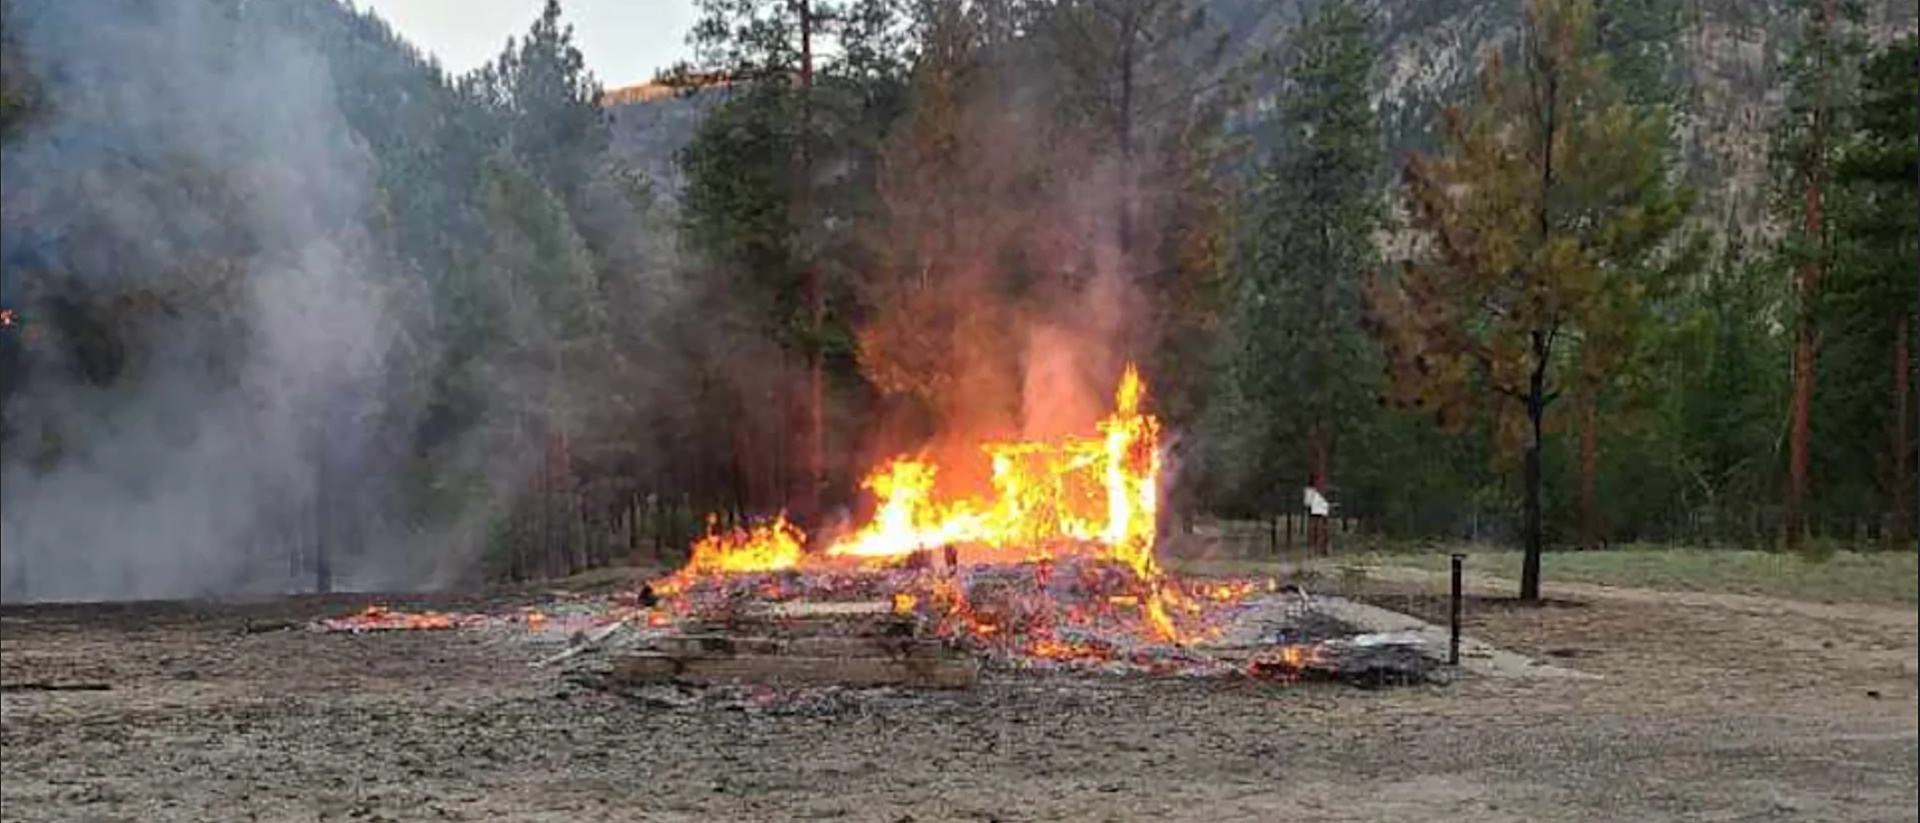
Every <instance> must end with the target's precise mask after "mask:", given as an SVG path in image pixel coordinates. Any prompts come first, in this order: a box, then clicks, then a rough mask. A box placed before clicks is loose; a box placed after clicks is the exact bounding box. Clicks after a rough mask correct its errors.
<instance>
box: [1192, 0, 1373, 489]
mask: <svg viewBox="0 0 1920 823" xmlns="http://www.w3.org/2000/svg"><path fill="white" fill-rule="evenodd" d="M1370 40H1371V38H1370V36H1369V24H1368V21H1367V19H1366V18H1365V17H1364V16H1363V15H1362V14H1361V13H1360V12H1358V11H1356V10H1354V9H1353V8H1352V7H1351V6H1348V5H1346V4H1344V3H1327V4H1324V5H1322V6H1321V7H1320V9H1319V10H1318V11H1317V12H1315V13H1314V15H1313V16H1312V17H1311V18H1310V19H1309V20H1307V21H1306V22H1305V23H1303V24H1302V25H1301V27H1300V28H1299V29H1298V30H1297V31H1296V32H1295V33H1294V34H1293V35H1292V37H1291V38H1290V39H1289V42H1288V52H1289V56H1290V58H1291V66H1290V69H1289V72H1288V75H1287V81H1286V84H1285V86H1283V88H1282V91H1281V95H1280V99H1279V102H1278V106H1277V107H1276V108H1277V110H1276V112H1275V117H1276V118H1277V119H1278V120H1279V122H1280V127H1281V128H1282V129H1283V130H1284V131H1283V132H1282V137H1281V139H1280V142H1279V145H1278V147H1277V148H1276V149H1275V150H1274V155H1273V157H1272V158H1271V159H1270V160H1268V161H1267V162H1266V163H1265V164H1263V165H1262V167H1261V168H1260V169H1259V171H1258V177H1257V178H1256V182H1255V188H1254V190H1253V192H1252V193H1251V197H1250V201H1251V202H1250V203H1249V204H1248V207H1247V208H1246V209H1245V210H1244V213H1245V214H1246V215H1247V217H1246V219H1245V220H1244V222H1242V223H1241V225H1240V226H1239V227H1238V231H1237V235H1238V237H1237V241H1236V244H1235V248H1234V256H1233V262H1232V270H1233V277H1232V279H1233V282H1234V285H1235V293H1236V299H1235V302H1234V306H1235V308H1234V318H1233V327H1232V329H1231V331H1230V336H1231V340H1232V346H1233V349H1232V357H1231V363H1230V366H1229V373H1228V380H1229V384H1230V390H1229V392H1228V396H1229V397H1230V398H1232V400H1231V401H1229V403H1230V407H1231V408H1233V412H1232V414H1231V416H1232V418H1233V419H1234V420H1235V421H1236V422H1237V425H1238V428H1240V431H1239V432H1238V433H1237V434H1238V436H1237V437H1234V438H1231V439H1230V440H1229V442H1241V441H1250V442H1244V443H1243V444H1242V445H1239V446H1236V447H1235V448H1234V449H1233V451H1234V452H1235V453H1236V462H1237V463H1238V464H1239V465H1241V466H1243V467H1245V469H1244V470H1243V471H1242V472H1241V477H1240V478H1239V479H1238V482H1237V484H1236V485H1239V486H1241V487H1254V488H1261V489H1292V488H1294V487H1296V486H1298V485H1299V484H1300V483H1301V482H1302V481H1305V482H1306V483H1307V484H1308V485H1312V486H1314V487H1316V488H1321V489H1326V488H1329V487H1330V484H1331V483H1333V478H1334V471H1333V465H1334V452H1335V446H1336V443H1337V441H1338V440H1339V439H1340V438H1339V435H1340V430H1341V428H1342V427H1343V426H1344V425H1345V424H1347V423H1348V422H1350V421H1354V420H1356V419H1358V418H1359V417H1360V416H1362V415H1364V414H1366V413H1367V409H1368V407H1371V406H1373V403H1372V402H1371V401H1372V398H1371V396H1370V395H1371V394H1372V388H1373V384H1374V382H1375V381H1374V379H1373V375H1374V374H1375V373H1376V371H1375V370H1377V368H1378V367H1377V365H1376V364H1373V363H1372V362H1370V354H1371V344H1370V343H1369V342H1368V341H1367V340H1366V339H1365V333H1364V331H1363V330H1362V329H1361V328H1360V322H1359V321H1360V316H1361V309H1362V306H1361V299H1360V279H1361V275H1362V273H1363V272H1365V271H1367V270H1369V269H1370V268H1371V267H1372V266H1373V265H1374V249H1373V245H1374V233H1375V231H1376V230H1377V229H1378V227H1379V224H1380V214H1379V205H1378V203H1377V200H1376V197H1375V194H1374V192H1375V191H1376V189H1375V186H1376V184H1377V182H1378V181H1379V179H1380V171H1381V167H1382V159H1383V158H1382V156H1381V146H1380V142H1381V141H1380V130H1379V125H1378V123H1377V122H1376V121H1375V119H1374V116H1373V112H1372V109H1371V104H1370V101H1369V99H1368V88H1369V86H1370V83H1371V80H1372V75H1373V62H1374V56H1373V50H1372V45H1371V42H1370ZM1370 367H1371V368H1370ZM1249 472H1251V473H1252V474H1254V475H1257V476H1249V475H1248V473H1249Z"/></svg>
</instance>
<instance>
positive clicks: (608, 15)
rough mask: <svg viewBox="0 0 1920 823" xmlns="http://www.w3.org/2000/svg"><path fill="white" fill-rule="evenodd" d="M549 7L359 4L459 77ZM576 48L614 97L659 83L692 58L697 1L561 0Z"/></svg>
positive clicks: (513, 1) (414, 0)
mask: <svg viewBox="0 0 1920 823" xmlns="http://www.w3.org/2000/svg"><path fill="white" fill-rule="evenodd" d="M544 2H545V0H361V1H360V3H358V5H359V6H361V7H362V8H370V9H372V10H373V11H374V12H375V13H377V14H379V15H380V17H381V18H382V19H384V20H386V21H387V22H388V23H389V24H391V25H392V26H393V27H394V29H395V30H397V31H399V32H400V36H402V37H405V38H406V39H407V40H408V41H410V42H412V43H413V44H414V45H415V46H418V47H419V48H420V49H421V50H422V51H425V52H427V53H429V54H432V55H434V56H436V57H438V58H439V59H440V65H442V66H444V67H446V68H447V70H448V71H451V72H453V73H456V74H458V73H461V72H465V71H467V70H469V69H472V68H475V67H477V66H479V65H480V64H481V63H484V62H486V61H488V60H491V59H493V57H494V56H495V55H498V54H499V53H500V50H501V48H503V47H504V46H505V45H506V42H507V38H508V37H516V36H519V35H521V34H524V33H525V32H526V30H527V28H528V27H529V26H531V25H533V21H534V18H536V17H539V16H540V7H541V5H542V4H543V3H544ZM560 8H561V11H562V16H561V19H562V20H563V21H566V22H570V23H572V24H573V38H574V44H575V45H577V46H579V47H580V52H581V54H583V55H585V56H586V60H587V69H588V70H590V71H592V72H593V74H594V76H595V77H597V78H599V80H600V83H601V85H603V86H605V87H607V88H609V89H616V88H620V87H621V86H631V85H634V84H636V83H644V82H647V81H649V80H652V79H653V75H654V72H655V71H657V70H659V69H662V68H665V67H667V66H668V65H671V64H672V63H673V62H674V61H676V60H681V59H684V58H686V57H688V56H689V55H690V54H691V50H690V49H689V48H688V47H687V45H686V40H687V32H688V31H689V30H691V29H692V28H693V23H694V19H695V9H694V5H693V0H561V3H560Z"/></svg>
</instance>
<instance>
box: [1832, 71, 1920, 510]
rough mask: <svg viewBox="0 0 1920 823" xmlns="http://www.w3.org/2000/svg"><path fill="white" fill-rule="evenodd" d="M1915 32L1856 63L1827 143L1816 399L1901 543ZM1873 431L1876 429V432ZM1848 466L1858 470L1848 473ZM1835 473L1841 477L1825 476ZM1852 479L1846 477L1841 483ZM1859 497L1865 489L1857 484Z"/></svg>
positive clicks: (1914, 241) (1909, 411) (1912, 253)
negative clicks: (1821, 387) (1840, 117)
mask: <svg viewBox="0 0 1920 823" xmlns="http://www.w3.org/2000/svg"><path fill="white" fill-rule="evenodd" d="M1916 76H1920V40H1917V39H1916V38H1915V36H1913V35H1911V34H1910V35H1908V36H1907V37H1906V38H1904V39H1902V40H1900V41H1898V42H1896V43H1894V44H1892V45H1890V46H1888V47H1886V48H1885V49H1883V50H1882V51H1881V52H1880V53H1878V54H1876V55H1875V56H1874V57H1873V58H1872V59H1871V60H1870V61H1868V62H1867V63H1866V65H1865V66H1864V69H1863V72H1862V83H1861V95H1860V97H1861V99H1860V105H1859V106H1858V108H1857V124H1856V127H1855V128H1854V129H1852V130H1851V133H1850V134H1848V135H1847V136H1846V138H1845V139H1844V140H1842V141H1840V143H1839V145H1838V146H1837V157H1836V163H1835V169H1834V184H1835V185H1834V188H1833V197H1834V199H1835V200H1836V201H1837V202H1836V203H1835V208H1834V209H1833V215H1834V221H1835V232H1834V242H1835V244H1836V249H1835V255H1834V258H1833V271H1832V277H1831V278H1830V280H1829V281H1828V284H1827V290H1826V293H1825V294H1823V295H1822V296H1821V299H1820V307H1819V308H1820V328H1821V330H1822V334H1821V336H1822V342H1821V347H1820V359H1821V361H1822V363H1824V364H1825V365H1824V366H1823V368H1824V369H1825V370H1826V371H1828V372H1829V378H1828V379H1827V380H1826V381H1825V386H1826V387H1827V390H1826V391H1824V392H1822V394H1823V395H1824V399H1825V400H1826V401H1827V402H1825V403H1822V404H1820V405H1821V409H1822V413H1823V414H1830V415H1832V416H1833V417H1834V418H1835V421H1834V422H1835V425H1833V426H1831V427H1823V428H1826V429H1827V430H1828V431H1829V432H1830V435H1831V436H1829V437H1827V438H1825V441H1826V442H1827V445H1826V448H1829V449H1832V450H1833V451H1835V452H1836V453H1838V455H1839V456H1840V458H1841V459H1840V460H1837V461H1834V462H1833V463H1832V464H1831V465H1832V466H1833V470H1834V471H1835V473H1836V474H1838V473H1839V471H1840V470H1841V467H1843V466H1845V467H1854V468H1853V471H1856V472H1857V467H1860V466H1870V465H1874V464H1878V465H1880V466H1882V467H1883V469H1882V471H1881V472H1879V473H1877V474H1878V476H1876V477H1873V478H1871V479H1867V478H1860V479H1863V480H1867V482H1866V483H1861V484H1858V485H1864V486H1869V487H1870V486H1874V485H1877V486H1878V493H1879V495H1878V496H1879V497H1880V499H1881V509H1882V510H1883V511H1884V513H1885V519H1886V523H1887V530H1886V537H1887V541H1888V543H1889V544H1890V545H1893V546H1903V547H1911V545H1912V536H1913V533H1914V532H1913V525H1914V524H1913V520H1914V510H1913V506H1912V504H1913V497H1914V487H1913V479H1914V460H1915V457H1914V420H1915V411H1914V404H1913V398H1912V395H1913V386H1914V383H1915V382H1916V377H1915V374H1916V371H1915V369H1916V365H1917V364H1916V362H1915V357H1914V351H1915V347H1916V343H1915V340H1916V337H1915V335H1916V333H1920V320H1916V317H1915V306H1916V305H1917V304H1920V285H1917V283H1920V281H1916V278H1915V276H1914V272H1915V271H1917V270H1920V227H1916V225H1915V222H1914V215H1915V214H1916V213H1920V194H1917V192H1920V189H1916V187H1915V185H1914V180H1915V177H1916V175H1920V161H1917V160H1916V145H1920V123H1916V120H1915V117H1914V100H1915V99H1916V98H1920V87H1917V81H1916V79H1915V78H1916ZM1882 433H1884V434H1882ZM1856 477H1857V475H1856ZM1834 481H1835V484H1836V485H1838V484H1841V483H1845V481H1846V478H1843V477H1838V476H1836V477H1835V478H1834ZM1848 485H1854V484H1848ZM1862 497H1865V495H1862Z"/></svg>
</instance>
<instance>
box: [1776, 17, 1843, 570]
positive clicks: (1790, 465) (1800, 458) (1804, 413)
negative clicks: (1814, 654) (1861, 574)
mask: <svg viewBox="0 0 1920 823" xmlns="http://www.w3.org/2000/svg"><path fill="white" fill-rule="evenodd" d="M1835 11H1836V0H1826V3H1824V4H1823V6H1822V8H1821V12H1820V17H1821V23H1820V27H1821V42H1820V53H1819V55H1818V56H1817V57H1816V61H1817V64H1816V70H1817V71H1818V74H1817V75H1816V76H1815V78H1814V108H1813V135H1812V143H1813V145H1812V146H1811V147H1809V149H1808V152H1807V168H1806V172H1805V174H1806V191H1805V192H1804V198H1805V203H1804V207H1805V212H1806V213H1805V215H1804V217H1805V221H1804V223H1803V224H1802V226H1801V231H1802V232H1803V234H1804V235H1805V239H1806V242H1807V245H1808V247H1809V248H1810V249H1811V252H1810V253H1809V257H1808V258H1807V260H1806V262H1804V263H1802V264H1801V265H1800V268H1799V270H1798V272H1797V273H1796V275H1795V277H1794V293H1795V297H1796V299H1797V300H1798V302H1799V313H1800V317H1799V323H1798V326H1797V328H1796V329H1795V332H1794V341H1793V409H1792V418H1793V422H1792V426H1793V427H1792V430H1791V431H1790V434H1789V437H1790V441H1789V444H1788V455H1787V500H1786V529H1787V534H1786V542H1787V548H1789V549H1793V548H1799V546H1800V540H1801V538H1802V536H1803V535H1804V534H1805V532H1806V498H1807V462H1808V457H1807V452H1808V449H1809V448H1810V444H1809V442H1808V441H1809V439H1810V438H1811V436H1812V423H1811V418H1812V412H1813V381H1814V357H1815V356H1816V349H1817V345H1816V342H1817V341H1816V329H1815V327H1814V314H1813V310H1814V304H1815V302H1816V301H1817V300H1818V299H1819V295H1820V276H1821V273H1822V270H1823V268H1824V267H1825V265H1826V256H1827V242H1826V234H1827V232H1826V219H1825V205H1826V202H1825V194H1826V192H1825V189H1826V182H1827V127H1828V121H1829V119H1830V113H1829V112H1828V110H1827V109H1828V100H1827V86H1828V81H1829V75H1830V74H1831V73H1832V66H1831V58H1830V56H1831V54H1832V52H1833V37H1834V29H1833V27H1834V17H1835Z"/></svg>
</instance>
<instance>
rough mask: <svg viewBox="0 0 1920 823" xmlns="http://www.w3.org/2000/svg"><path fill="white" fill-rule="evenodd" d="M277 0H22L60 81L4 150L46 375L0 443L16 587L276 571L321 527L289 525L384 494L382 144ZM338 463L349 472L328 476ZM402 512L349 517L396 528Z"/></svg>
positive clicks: (358, 574)
mask: <svg viewBox="0 0 1920 823" xmlns="http://www.w3.org/2000/svg"><path fill="white" fill-rule="evenodd" d="M271 14H272V13H271V12H267V11H261V10H259V9H258V8H257V7H252V6H250V5H249V4H247V3H244V2H243V3H238V4H231V5H228V4H213V3H195V2H179V3H173V2H169V3H138V4H121V3H40V4H34V5H33V6H32V8H31V10H16V11H15V12H14V13H10V14H9V19H8V21H7V26H8V34H9V38H10V39H12V40H14V41H15V42H16V43H20V44H28V47H29V59H28V65H29V67H30V70H31V71H32V73H33V74H34V76H35V77H36V78H38V80H39V82H40V83H41V87H42V88H41V91H42V93H43V94H44V98H45V99H46V100H48V101H49V102H50V104H51V110H50V111H49V112H48V113H46V114H45V115H44V116H42V117H41V122H38V123H36V124H35V125H34V127H33V128H32V129H31V130H30V131H28V133H26V134H25V135H24V136H22V137H20V138H19V139H18V140H16V141H14V142H12V143H11V144H9V145H8V146H7V148H6V152H5V165H6V176H7V186H6V190H5V224H6V226H7V227H8V234H7V237H6V238H5V242H4V246H5V248H4V257H5V261H6V266H5V270H6V277H7V282H5V283H4V290H5V293H6V300H7V303H8V305H25V306H28V307H30V313H29V321H30V323H31V324H32V326H33V328H32V329H31V332H32V333H31V334H30V335H28V336H26V338H25V342H23V343H22V345H24V346H26V347H27V348H28V349H29V350H30V351H31V352H32V353H33V358H32V362H34V363H35V364H36V368H35V369H34V371H33V372H32V373H31V374H28V375H24V376H23V375H18V374H9V375H7V380H8V381H9V383H14V384H15V385H16V386H17V385H18V384H19V382H20V381H23V380H24V382H25V383H26V384H27V385H30V389H29V390H26V391H18V392H14V391H10V392H9V397H8V401H7V402H8V405H7V409H6V412H7V424H8V426H9V428H10V429H12V431H11V433H10V434H11V438H10V439H11V440H12V442H11V443H10V444H9V448H8V450H7V451H6V453H5V454H4V457H3V460H4V462H0V481H4V482H3V483H0V574H3V576H4V581H5V582H4V588H3V589H0V591H4V594H5V596H6V597H7V599H9V600H14V599H97V598H98V599H105V598H151V597H174V596H192V595H199V594H205V593H212V592H235V591H248V590H254V591H265V590H277V589H280V588H281V587H283V586H285V585H286V584H287V578H288V555H289V549H288V546H289V541H298V540H306V541H308V542H311V540H312V536H311V535H307V536H302V535H300V534H298V531H297V526H296V531H295V533H294V534H291V535H290V534H289V533H288V524H289V523H290V522H294V523H298V522H299V520H300V519H301V518H313V519H312V521H311V522H313V523H315V524H316V525H315V526H314V527H315V528H319V526H318V525H317V524H318V523H319V522H320V521H319V519H318V518H314V516H313V515H312V514H310V513H311V512H314V511H316V510H317V508H318V507H320V506H322V505H328V506H341V505H344V503H343V500H344V499H345V496H348V495H377V494H379V486H378V478H379V477H380V476H381V475H382V472H381V471H380V470H379V468H378V467H377V466H375V465H374V464H373V463H372V462H371V461H373V460H374V455H373V454H372V452H373V451H374V449H373V448H372V446H373V445H374V444H371V443H368V442H359V441H362V440H364V439H365V438H364V437H358V436H356V433H357V432H360V431H362V430H363V429H362V427H360V426H358V425H356V424H355V423H356V421H358V420H363V419H365V418H368V417H371V416H376V415H378V414H380V413H381V409H380V408H379V406H378V403H379V397H380V396H381V394H382V389H383V388H384V383H383V381H384V380H385V379H386V377H387V376H388V375H387V374H386V373H385V370H384V365H383V364H384V362H385V357H384V353H385V352H386V351H387V350H388V348H389V346H390V344H391V343H392V342H393V340H394V338H395V334H396V328H395V326H394V323H393V322H392V319H391V318H392V316H393V314H392V311H391V308H392V307H391V306H390V301H389V298H388V296H387V295H388V292H389V290H390V287H389V286H386V285H383V283H384V278H382V277H381V276H380V274H381V272H380V271H379V268H380V266H381V265H382V264H381V260H380V257H379V256H378V255H377V254H375V253H374V252H373V250H372V244H371V242H370V240H369V238H368V237H367V234H366V232H365V231H364V228H363V227H364V226H365V225H367V222H368V219H369V215H370V212H371V203H370V198H369V192H370V182H369V181H370V175H371V173H372V169H371V160H370V156H369V153H368V151H367V148H366V146H365V142H364V141H363V140H362V139H361V138H360V136H359V135H357V134H356V133H355V132H354V131H353V129H352V128H350V127H349V125H348V123H347V121H346V120H345V119H344V118H343V116H342V114H341V112H340V110H339V109H338V108H337V106H336V104H335V89H334V88H333V86H332V82H331V75H330V72H329V66H328V64H327V62H326V61H325V60H324V59H323V57H322V55H320V54H319V53H317V52H316V51H315V49H314V48H313V46H312V45H311V44H310V42H309V41H308V40H307V39H303V38H302V37H301V36H297V35H296V33H295V32H293V31H291V30H289V28H288V25H287V22H286V21H285V20H284V19H281V20H279V21H278V22H276V19H275V18H273V17H272V16H271ZM207 250H217V251H214V252H209V251H207ZM103 316H104V317H107V318H109V319H108V320H107V321H105V322H100V321H97V319H96V320H89V319H88V318H99V317H103ZM102 347H105V349H106V351H105V352H104V353H103V352H102ZM102 363H104V364H106V365H104V366H103V365H101V364H102ZM103 370H104V371H103ZM10 388H12V387H10ZM323 472H332V473H333V474H334V475H335V478H334V482H332V483H331V484H330V485H329V488H334V489H340V490H344V491H339V492H336V493H335V495H334V497H332V498H330V499H325V500H323V499H321V490H322V489H321V485H320V484H321V477H322V474H323ZM382 522H384V521H383V519H382V518H379V517H368V518H366V520H365V521H364V522H355V523H353V524H351V525H350V526H348V527H347V528H352V529H357V530H359V531H360V533H361V536H363V537H365V538H367V539H368V540H370V541H374V542H378V541H379V540H380V539H382V538H383V537H384V535H381V534H379V532H380V531H381V529H382V526H381V523H382ZM332 536H337V535H330V537H332ZM379 554H380V552H377V551H376V552H369V555H370V556H378V555H379ZM382 571H391V570H390V569H388V570H382V569H377V568H370V567H369V568H340V569H338V570H337V572H336V579H337V580H338V581H339V584H340V585H343V586H354V585H378V584H380V583H383V582H386V581H383V580H381V579H379V577H378V575H379V574H380V573H381V572H382Z"/></svg>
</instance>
